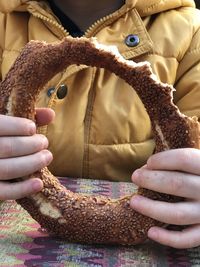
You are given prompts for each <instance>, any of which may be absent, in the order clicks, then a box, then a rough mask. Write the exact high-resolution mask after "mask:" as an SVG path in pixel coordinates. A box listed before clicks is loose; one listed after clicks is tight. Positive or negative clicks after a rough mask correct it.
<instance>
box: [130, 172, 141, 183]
mask: <svg viewBox="0 0 200 267" xmlns="http://www.w3.org/2000/svg"><path fill="white" fill-rule="evenodd" d="M139 174H140V170H139V169H138V170H136V171H134V173H133V174H132V181H133V182H137V181H138V179H139Z"/></svg>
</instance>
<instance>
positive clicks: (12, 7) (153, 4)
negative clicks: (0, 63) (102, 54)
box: [0, 0, 195, 17]
mask: <svg viewBox="0 0 200 267" xmlns="http://www.w3.org/2000/svg"><path fill="white" fill-rule="evenodd" d="M47 2H48V1H44V0H37V1H33V0H12V1H8V0H1V1H0V12H2V13H10V12H12V11H23V12H24V11H27V10H28V7H29V6H31V5H38V6H40V7H41V8H43V9H46V8H47V5H46V3H47ZM125 6H127V8H134V7H135V8H136V9H137V11H138V12H139V14H140V16H141V17H143V16H148V15H153V14H156V13H159V12H162V11H167V10H170V9H174V8H179V7H195V2H194V1H193V0H173V1H172V0H148V1H147V0H126V1H125Z"/></svg>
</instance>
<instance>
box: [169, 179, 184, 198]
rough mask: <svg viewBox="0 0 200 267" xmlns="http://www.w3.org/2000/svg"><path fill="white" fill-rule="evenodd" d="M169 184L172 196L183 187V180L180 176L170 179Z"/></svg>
mask: <svg viewBox="0 0 200 267" xmlns="http://www.w3.org/2000/svg"><path fill="white" fill-rule="evenodd" d="M170 183H171V189H172V193H173V194H177V193H179V192H180V191H181V189H182V188H183V187H184V179H183V177H182V176H175V177H172V178H171V181H170Z"/></svg>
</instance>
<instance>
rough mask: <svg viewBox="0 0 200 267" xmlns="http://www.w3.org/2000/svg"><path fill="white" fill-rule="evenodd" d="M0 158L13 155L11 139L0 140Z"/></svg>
mask: <svg viewBox="0 0 200 267" xmlns="http://www.w3.org/2000/svg"><path fill="white" fill-rule="evenodd" d="M0 147H1V149H0V157H1V158H5V157H10V156H12V155H13V142H12V140H11V138H1V141H0Z"/></svg>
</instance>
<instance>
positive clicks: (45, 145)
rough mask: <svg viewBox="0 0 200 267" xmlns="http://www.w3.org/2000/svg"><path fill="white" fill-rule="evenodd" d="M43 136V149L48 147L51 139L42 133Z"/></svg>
mask: <svg viewBox="0 0 200 267" xmlns="http://www.w3.org/2000/svg"><path fill="white" fill-rule="evenodd" d="M41 138H42V145H43V149H44V148H47V147H48V146H49V141H48V139H47V138H46V136H44V135H42V134H41Z"/></svg>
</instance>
